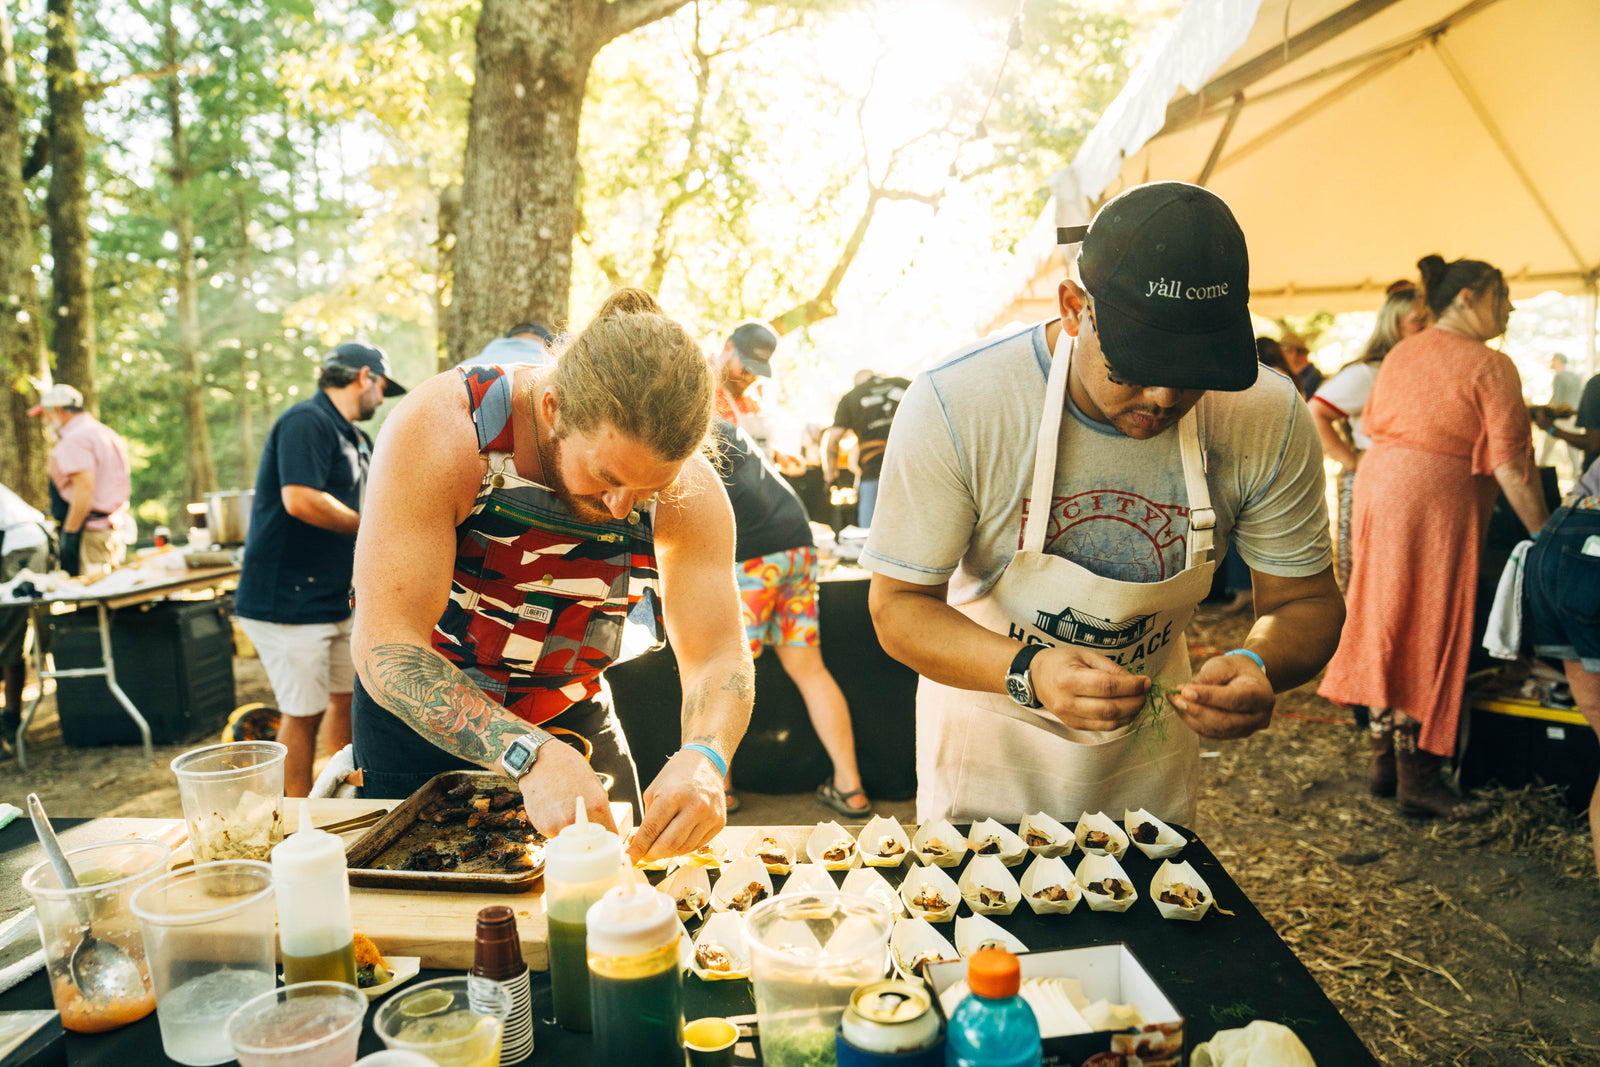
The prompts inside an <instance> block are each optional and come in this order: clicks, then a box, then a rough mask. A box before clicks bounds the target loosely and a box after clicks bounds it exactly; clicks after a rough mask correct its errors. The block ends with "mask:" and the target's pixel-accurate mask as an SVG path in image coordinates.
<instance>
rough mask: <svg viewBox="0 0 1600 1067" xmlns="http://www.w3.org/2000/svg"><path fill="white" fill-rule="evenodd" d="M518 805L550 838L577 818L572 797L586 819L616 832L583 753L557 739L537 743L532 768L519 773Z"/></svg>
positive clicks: (607, 807)
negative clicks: (519, 793)
mask: <svg viewBox="0 0 1600 1067" xmlns="http://www.w3.org/2000/svg"><path fill="white" fill-rule="evenodd" d="M519 785H520V787H521V789H522V806H523V807H524V808H526V809H527V811H528V822H530V823H532V824H533V828H534V829H535V830H537V831H539V832H540V833H541V834H543V835H544V836H546V837H554V836H556V834H558V833H560V832H561V831H562V829H564V828H565V827H567V826H570V825H571V824H572V823H573V822H575V821H576V820H577V805H576V804H575V803H574V802H573V798H574V797H582V798H583V806H584V809H585V810H586V811H587V812H588V817H589V821H590V822H597V823H599V824H600V825H601V826H604V827H605V828H606V829H607V830H610V831H612V832H613V833H615V832H616V829H617V824H616V821H615V820H613V819H612V818H611V801H610V799H609V798H608V797H607V796H606V791H605V790H604V789H603V788H601V786H600V779H599V778H597V777H595V773H594V770H593V769H592V768H591V767H590V766H589V761H588V760H586V759H584V758H583V753H581V752H579V751H578V750H577V749H575V748H573V747H572V746H571V745H568V744H565V743H563V742H562V741H560V740H555V741H546V742H545V743H544V744H543V745H540V746H539V758H538V759H536V760H535V761H534V764H533V770H531V771H529V772H528V773H527V774H525V775H523V776H522V781H521V782H520V783H519Z"/></svg>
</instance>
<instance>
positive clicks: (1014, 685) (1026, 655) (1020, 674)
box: [1006, 645, 1050, 708]
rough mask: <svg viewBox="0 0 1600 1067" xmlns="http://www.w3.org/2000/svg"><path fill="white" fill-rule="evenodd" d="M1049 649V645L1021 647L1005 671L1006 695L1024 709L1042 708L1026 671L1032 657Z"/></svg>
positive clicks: (1031, 677)
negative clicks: (1009, 667)
mask: <svg viewBox="0 0 1600 1067" xmlns="http://www.w3.org/2000/svg"><path fill="white" fill-rule="evenodd" d="M1049 647H1050V646H1049V645H1023V646H1022V651H1020V652H1018V653H1017V655H1016V658H1015V659H1013V660H1012V661H1011V669H1010V670H1008V671H1006V693H1007V694H1009V695H1010V697H1011V699H1012V700H1015V701H1016V702H1017V703H1018V704H1021V705H1022V706H1023V707H1025V708H1042V707H1044V705H1043V704H1041V703H1039V698H1038V697H1037V696H1035V695H1034V692H1033V675H1032V674H1030V673H1029V671H1028V664H1030V663H1032V662H1033V657H1035V656H1037V655H1038V654H1039V653H1041V652H1043V651H1044V650H1045V649H1047V648H1049Z"/></svg>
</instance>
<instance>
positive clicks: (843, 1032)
mask: <svg viewBox="0 0 1600 1067" xmlns="http://www.w3.org/2000/svg"><path fill="white" fill-rule="evenodd" d="M837 1046H838V1054H839V1067H878V1065H880V1064H896V1065H898V1067H939V1065H942V1064H943V1063H944V1035H943V1034H941V1033H940V1031H939V1017H938V1015H937V1014H935V1013H934V1010H933V998H932V996H931V995H930V994H929V993H928V989H927V987H926V986H924V985H921V984H919V983H916V982H898V981H892V980H891V981H883V982H870V983H868V984H867V985H864V986H861V987H859V988H857V989H856V991H855V992H854V993H852V994H850V1005H849V1007H847V1008H845V1010H844V1017H843V1018H841V1019H840V1020H839V1034H838V1041H837Z"/></svg>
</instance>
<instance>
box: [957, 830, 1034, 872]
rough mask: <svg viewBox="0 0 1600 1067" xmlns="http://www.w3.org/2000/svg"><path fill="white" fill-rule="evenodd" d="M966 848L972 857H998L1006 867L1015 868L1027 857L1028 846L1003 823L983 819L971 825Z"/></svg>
mask: <svg viewBox="0 0 1600 1067" xmlns="http://www.w3.org/2000/svg"><path fill="white" fill-rule="evenodd" d="M967 847H968V848H970V849H972V854H973V855H974V856H999V857H1000V862H1001V863H1004V864H1005V865H1006V866H1007V867H1015V866H1016V865H1017V864H1019V863H1021V862H1022V861H1023V860H1025V859H1027V857H1028V845H1027V842H1025V841H1023V840H1022V838H1021V837H1019V836H1017V835H1016V834H1015V833H1013V832H1012V831H1011V829H1010V828H1009V827H1007V826H1005V825H1004V824H1003V823H999V822H996V821H995V820H993V819H984V820H983V821H982V822H975V823H973V824H972V829H971V830H970V831H969V832H968V833H967Z"/></svg>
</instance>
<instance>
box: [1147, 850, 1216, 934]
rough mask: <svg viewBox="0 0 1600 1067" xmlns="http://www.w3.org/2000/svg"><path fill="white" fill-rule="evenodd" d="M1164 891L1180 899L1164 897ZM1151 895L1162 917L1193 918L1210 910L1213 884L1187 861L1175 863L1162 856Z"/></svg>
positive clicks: (1151, 888)
mask: <svg viewBox="0 0 1600 1067" xmlns="http://www.w3.org/2000/svg"><path fill="white" fill-rule="evenodd" d="M1162 894H1168V895H1169V896H1174V897H1178V898H1180V899H1179V900H1177V901H1173V900H1163V899H1161V898H1162ZM1196 894H1198V896H1196ZM1150 899H1151V900H1153V901H1155V902H1156V907H1157V908H1159V909H1160V911H1161V915H1162V917H1163V918H1167V919H1188V920H1190V921H1191V922H1192V921H1197V920H1199V919H1200V918H1202V917H1203V916H1204V915H1205V913H1206V912H1208V911H1210V910H1211V905H1212V902H1213V898H1212V896H1211V887H1210V886H1208V885H1206V880H1205V879H1204V878H1201V877H1200V874H1199V872H1198V871H1196V870H1195V869H1194V868H1193V867H1191V866H1190V865H1189V864H1187V863H1173V862H1172V861H1171V860H1162V861H1161V866H1160V867H1159V868H1157V870H1156V876H1155V877H1154V878H1152V879H1151V880H1150Z"/></svg>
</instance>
